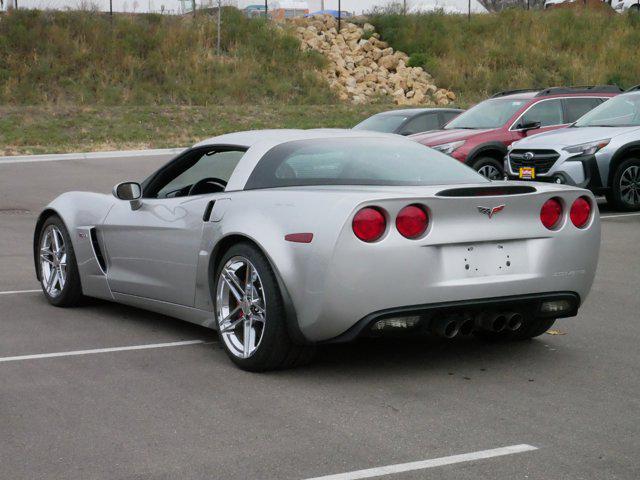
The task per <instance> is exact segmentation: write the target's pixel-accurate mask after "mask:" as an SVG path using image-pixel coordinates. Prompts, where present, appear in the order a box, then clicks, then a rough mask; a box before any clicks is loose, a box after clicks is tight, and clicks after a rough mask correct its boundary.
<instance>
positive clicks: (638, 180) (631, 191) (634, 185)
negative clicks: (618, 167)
mask: <svg viewBox="0 0 640 480" xmlns="http://www.w3.org/2000/svg"><path fill="white" fill-rule="evenodd" d="M620 197H622V200H623V201H624V202H625V203H626V204H627V205H630V206H634V207H635V206H638V205H640V167H639V166H637V165H631V166H630V167H628V168H627V169H626V170H625V171H624V172H622V175H620Z"/></svg>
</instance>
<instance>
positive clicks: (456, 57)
mask: <svg viewBox="0 0 640 480" xmlns="http://www.w3.org/2000/svg"><path fill="white" fill-rule="evenodd" d="M369 21H370V22H371V23H372V24H374V25H375V27H376V29H377V31H378V32H380V34H381V35H382V37H383V38H384V39H385V40H387V41H388V42H389V43H390V44H391V45H392V46H393V47H394V48H396V49H399V50H402V51H404V52H406V53H407V54H409V55H411V62H412V64H413V65H414V66H418V65H419V66H423V67H425V69H426V70H427V71H428V72H430V73H431V74H432V75H433V76H434V78H435V81H436V84H437V85H439V86H442V87H444V88H449V89H451V90H453V91H455V92H456V93H457V94H458V95H459V97H460V98H461V99H462V100H463V101H465V100H466V101H467V102H470V101H475V100H478V99H481V98H483V97H485V96H486V95H487V94H489V93H494V92H496V91H500V90H506V89H510V88H528V87H533V88H536V87H540V86H553V85H568V84H572V85H589V84H599V83H618V84H619V85H621V86H625V87H629V86H632V85H635V84H639V83H640V62H638V55H637V49H636V47H635V46H636V45H638V44H639V42H640V15H633V14H625V15H618V14H615V13H613V12H612V10H611V9H609V8H608V7H607V8H606V9H605V8H592V9H586V10H585V9H555V10H548V11H541V10H536V11H523V10H515V9H514V10H507V11H504V12H502V13H496V14H491V15H475V16H473V17H472V19H471V22H469V21H468V20H467V17H466V16H460V15H443V14H425V15H411V16H408V17H405V16H403V15H393V14H391V15H384V14H382V15H377V16H375V17H373V18H371V19H369Z"/></svg>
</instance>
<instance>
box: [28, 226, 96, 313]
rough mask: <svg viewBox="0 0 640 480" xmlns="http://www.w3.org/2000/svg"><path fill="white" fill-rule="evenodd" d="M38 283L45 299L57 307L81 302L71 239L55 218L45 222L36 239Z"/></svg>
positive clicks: (76, 265)
mask: <svg viewBox="0 0 640 480" xmlns="http://www.w3.org/2000/svg"><path fill="white" fill-rule="evenodd" d="M36 268H37V270H38V279H39V280H40V286H41V287H42V292H43V293H44V296H45V297H46V299H47V300H48V301H49V303H50V304H51V305H55V306H56V307H75V306H77V305H79V304H80V303H81V302H82V300H83V298H84V297H83V295H82V285H81V283H80V273H79V272H78V264H77V262H76V255H75V252H74V250H73V244H72V243H71V237H70V236H69V232H68V231H67V227H65V225H64V223H63V222H62V220H61V219H60V217H58V216H57V215H52V216H50V217H49V218H47V219H46V220H45V221H44V223H43V224H42V227H41V228H40V233H39V235H38V256H37V258H36Z"/></svg>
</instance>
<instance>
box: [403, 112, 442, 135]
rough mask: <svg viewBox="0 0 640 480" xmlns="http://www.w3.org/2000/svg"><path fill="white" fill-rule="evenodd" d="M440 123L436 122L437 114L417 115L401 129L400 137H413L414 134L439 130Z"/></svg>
mask: <svg viewBox="0 0 640 480" xmlns="http://www.w3.org/2000/svg"><path fill="white" fill-rule="evenodd" d="M439 129H440V122H439V121H438V114H437V113H436V112H434V113H427V114H424V115H418V116H417V117H415V118H413V119H411V120H409V121H408V122H407V124H406V125H405V126H404V127H402V131H401V132H400V134H401V135H413V134H414V133H421V132H428V131H429V130H439Z"/></svg>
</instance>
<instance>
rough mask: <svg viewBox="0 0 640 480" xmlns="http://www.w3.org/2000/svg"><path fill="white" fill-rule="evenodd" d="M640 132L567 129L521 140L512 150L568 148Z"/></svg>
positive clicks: (615, 129) (623, 129)
mask: <svg viewBox="0 0 640 480" xmlns="http://www.w3.org/2000/svg"><path fill="white" fill-rule="evenodd" d="M634 130H640V128H639V127H578V128H575V127H567V128H560V129H558V130H552V131H550V132H544V133H539V134H537V135H531V136H530V137H527V138H523V139H522V140H519V141H517V142H516V143H514V144H513V148H549V147H569V146H572V145H580V144H581V143H589V142H597V141H598V140H604V139H605V138H613V137H615V136H617V135H622V134H625V133H629V132H632V131H634Z"/></svg>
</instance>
